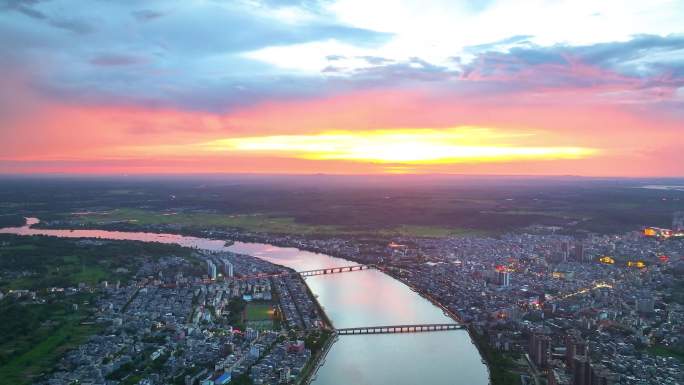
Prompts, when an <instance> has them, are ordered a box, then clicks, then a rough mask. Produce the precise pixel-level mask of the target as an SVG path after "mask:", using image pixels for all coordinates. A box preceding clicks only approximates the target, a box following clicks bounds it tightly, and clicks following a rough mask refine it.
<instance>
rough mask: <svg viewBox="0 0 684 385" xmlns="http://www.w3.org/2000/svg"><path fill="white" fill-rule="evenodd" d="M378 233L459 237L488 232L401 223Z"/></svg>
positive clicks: (424, 236) (385, 234)
mask: <svg viewBox="0 0 684 385" xmlns="http://www.w3.org/2000/svg"><path fill="white" fill-rule="evenodd" d="M378 234H380V235H384V236H404V237H421V238H443V237H458V236H466V235H487V234H488V232H486V231H482V230H475V229H466V228H458V227H453V228H450V227H440V226H414V225H401V226H398V227H394V228H390V229H383V230H379V231H378Z"/></svg>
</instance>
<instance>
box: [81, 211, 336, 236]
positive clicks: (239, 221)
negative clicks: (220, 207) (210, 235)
mask: <svg viewBox="0 0 684 385" xmlns="http://www.w3.org/2000/svg"><path fill="white" fill-rule="evenodd" d="M74 218H76V219H77V220H78V222H80V223H82V224H84V225H102V224H108V223H117V222H127V223H129V224H136V225H141V226H145V225H174V226H181V227H184V228H188V229H206V228H212V227H213V228H241V229H244V230H248V231H255V232H269V233H279V234H311V233H317V234H324V233H336V232H337V231H336V230H337V228H336V227H335V226H307V225H304V224H299V223H296V222H295V221H294V219H293V218H290V217H276V216H269V215H263V214H241V215H238V214H236V215H222V214H214V213H188V212H182V213H168V212H154V211H146V210H138V209H129V208H124V209H115V210H112V211H109V212H105V213H98V214H91V215H79V216H74V217H72V218H71V219H74Z"/></svg>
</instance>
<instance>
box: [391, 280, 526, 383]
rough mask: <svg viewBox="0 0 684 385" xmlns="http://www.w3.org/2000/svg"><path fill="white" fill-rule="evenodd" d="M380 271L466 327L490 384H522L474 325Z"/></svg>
mask: <svg viewBox="0 0 684 385" xmlns="http://www.w3.org/2000/svg"><path fill="white" fill-rule="evenodd" d="M378 270H380V271H382V272H383V273H385V274H387V275H388V276H390V277H392V278H394V279H396V280H397V281H399V282H401V283H403V284H404V285H406V286H408V287H409V288H410V289H411V290H413V291H414V292H416V293H418V295H420V296H421V297H423V298H425V299H427V300H428V301H430V302H431V303H432V304H433V305H435V306H437V307H439V308H440V309H442V310H443V311H444V313H445V314H446V315H447V316H448V317H449V318H451V319H453V320H454V321H456V322H458V323H460V324H462V325H463V326H465V329H466V330H467V331H468V336H469V337H470V341H471V342H472V343H473V345H475V347H476V348H477V350H478V352H479V354H480V357H481V358H482V362H483V363H484V365H485V366H486V367H487V372H488V375H489V383H490V384H491V385H512V384H519V383H520V380H519V378H518V376H516V375H515V374H513V373H511V372H509V371H508V370H507V369H506V368H504V367H503V366H506V364H507V359H506V357H504V356H502V355H501V354H500V353H499V352H496V351H494V350H493V349H492V348H491V346H490V345H489V343H488V341H487V340H486V338H485V336H484V335H480V334H478V333H477V331H476V330H475V328H474V327H473V326H472V324H470V323H467V322H465V321H463V319H462V318H461V317H459V316H458V314H456V313H454V312H452V311H451V310H450V309H449V308H448V307H446V306H445V305H443V304H442V303H440V302H439V300H437V299H436V298H435V297H433V296H432V295H430V294H429V293H426V292H425V291H423V290H421V289H419V288H417V287H415V286H414V285H412V284H411V283H410V282H407V281H404V280H403V279H402V278H401V277H399V276H396V275H395V274H392V272H391V271H387V270H384V269H378Z"/></svg>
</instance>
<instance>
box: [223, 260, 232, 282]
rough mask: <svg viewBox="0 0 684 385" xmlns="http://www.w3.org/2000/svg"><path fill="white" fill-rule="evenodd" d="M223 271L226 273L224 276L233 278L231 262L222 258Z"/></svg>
mask: <svg viewBox="0 0 684 385" xmlns="http://www.w3.org/2000/svg"><path fill="white" fill-rule="evenodd" d="M223 272H224V273H225V274H226V277H229V278H233V275H234V272H233V264H232V263H230V261H229V260H227V259H224V260H223Z"/></svg>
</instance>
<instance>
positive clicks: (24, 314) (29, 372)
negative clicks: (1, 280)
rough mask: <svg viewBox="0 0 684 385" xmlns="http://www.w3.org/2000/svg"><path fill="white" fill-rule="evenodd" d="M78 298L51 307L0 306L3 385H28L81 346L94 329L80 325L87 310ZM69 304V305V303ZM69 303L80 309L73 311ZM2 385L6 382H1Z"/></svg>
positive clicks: (0, 349)
mask: <svg viewBox="0 0 684 385" xmlns="http://www.w3.org/2000/svg"><path fill="white" fill-rule="evenodd" d="M84 299H85V298H84V297H82V296H78V297H74V298H71V299H69V300H66V299H58V300H57V301H55V302H53V303H52V304H43V305H17V304H13V303H11V302H10V301H9V300H5V301H2V302H0V310H1V311H2V313H3V314H2V315H1V316H0V319H2V321H3V322H2V326H0V335H2V336H3V338H2V339H1V342H0V378H2V382H3V383H7V384H18V385H21V384H29V383H33V381H32V378H35V377H36V376H38V375H40V374H42V373H45V372H46V371H48V370H50V369H51V368H52V367H54V365H55V363H56V362H57V361H58V360H59V359H60V357H61V355H62V354H63V353H64V352H66V351H67V350H69V349H71V348H74V347H76V346H78V345H80V344H81V343H83V342H84V341H85V340H86V339H87V338H88V337H89V336H91V335H92V334H94V333H96V332H97V330H98V329H97V327H96V326H92V325H82V324H81V322H82V321H83V320H84V319H85V318H86V317H87V314H88V309H87V307H84V306H83V303H82V300H84ZM72 301H73V302H72ZM71 303H79V304H80V305H81V308H80V309H79V310H78V311H73V310H72V309H71V307H70V304H71ZM5 381H6V382H5Z"/></svg>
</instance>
